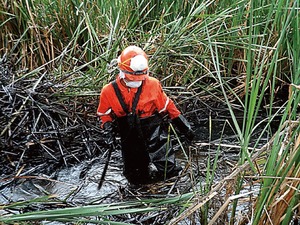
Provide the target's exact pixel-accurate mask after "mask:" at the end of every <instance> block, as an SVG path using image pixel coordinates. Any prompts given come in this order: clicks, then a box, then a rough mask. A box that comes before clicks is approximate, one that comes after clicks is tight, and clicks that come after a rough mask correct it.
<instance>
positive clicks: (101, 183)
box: [98, 144, 114, 190]
mask: <svg viewBox="0 0 300 225" xmlns="http://www.w3.org/2000/svg"><path fill="white" fill-rule="evenodd" d="M113 149H114V145H113V144H111V145H110V146H109V149H108V155H107V158H106V162H105V165H104V168H103V172H102V175H101V178H100V180H99V183H98V190H100V188H101V187H102V185H103V182H104V178H105V175H106V172H107V168H108V164H109V161H110V157H111V153H112V151H113Z"/></svg>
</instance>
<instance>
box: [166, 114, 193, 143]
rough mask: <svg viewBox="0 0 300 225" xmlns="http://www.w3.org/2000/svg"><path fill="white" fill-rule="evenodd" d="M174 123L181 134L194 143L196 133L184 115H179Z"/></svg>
mask: <svg viewBox="0 0 300 225" xmlns="http://www.w3.org/2000/svg"><path fill="white" fill-rule="evenodd" d="M172 123H173V124H174V125H175V127H176V128H177V129H178V131H179V133H180V134H183V135H184V136H185V137H186V139H188V140H189V141H192V140H193V139H194V136H195V133H194V131H193V130H192V128H191V125H190V123H189V122H188V121H187V120H186V119H185V118H184V116H183V115H179V116H178V117H176V118H174V119H173V120H172Z"/></svg>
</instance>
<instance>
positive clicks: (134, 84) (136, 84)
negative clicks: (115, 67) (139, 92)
mask: <svg viewBox="0 0 300 225" xmlns="http://www.w3.org/2000/svg"><path fill="white" fill-rule="evenodd" d="M119 77H120V78H121V79H123V80H124V83H125V84H126V86H127V87H130V88H138V87H139V86H141V85H142V81H128V80H126V78H125V74H124V73H123V72H122V71H120V75H119Z"/></svg>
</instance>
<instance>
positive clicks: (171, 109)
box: [157, 82, 181, 119]
mask: <svg viewBox="0 0 300 225" xmlns="http://www.w3.org/2000/svg"><path fill="white" fill-rule="evenodd" d="M157 88H158V90H157V92H158V93H159V95H158V98H157V104H158V109H159V112H160V113H161V112H167V113H168V115H169V117H170V119H174V118H176V117H178V116H179V115H180V114H181V113H180V111H179V110H178V108H177V107H176V105H175V104H174V102H173V101H172V99H170V98H169V97H168V96H167V94H166V93H165V92H164V91H163V89H162V86H161V84H160V82H158V86H157Z"/></svg>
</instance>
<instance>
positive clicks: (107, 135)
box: [103, 122, 115, 145]
mask: <svg viewBox="0 0 300 225" xmlns="http://www.w3.org/2000/svg"><path fill="white" fill-rule="evenodd" d="M103 129H104V142H105V144H107V145H112V144H113V143H114V138H115V137H114V132H113V124H112V122H106V123H105V124H104V125H103Z"/></svg>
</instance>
